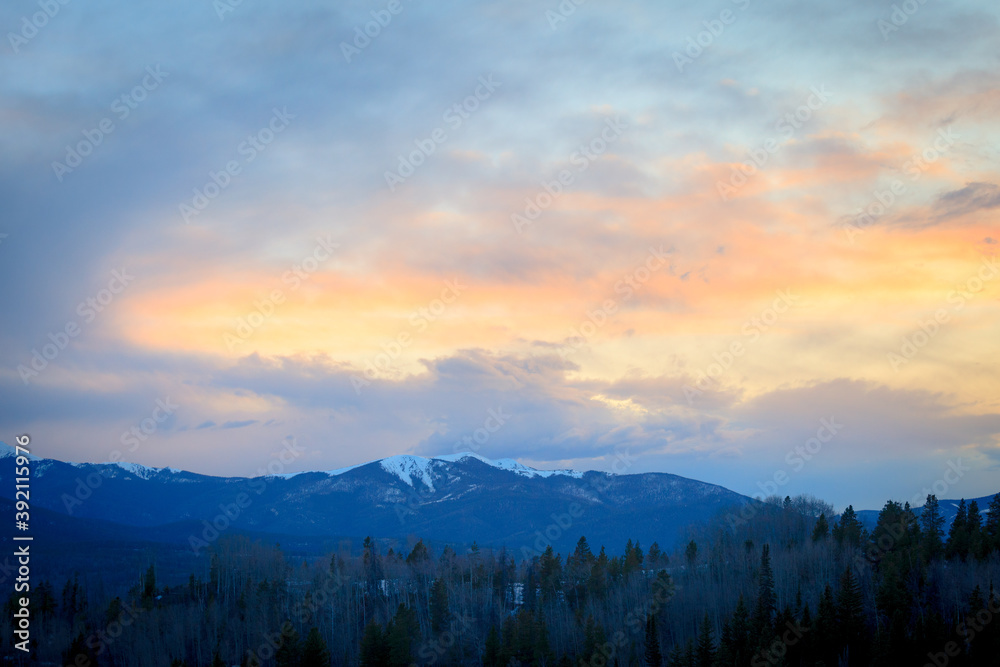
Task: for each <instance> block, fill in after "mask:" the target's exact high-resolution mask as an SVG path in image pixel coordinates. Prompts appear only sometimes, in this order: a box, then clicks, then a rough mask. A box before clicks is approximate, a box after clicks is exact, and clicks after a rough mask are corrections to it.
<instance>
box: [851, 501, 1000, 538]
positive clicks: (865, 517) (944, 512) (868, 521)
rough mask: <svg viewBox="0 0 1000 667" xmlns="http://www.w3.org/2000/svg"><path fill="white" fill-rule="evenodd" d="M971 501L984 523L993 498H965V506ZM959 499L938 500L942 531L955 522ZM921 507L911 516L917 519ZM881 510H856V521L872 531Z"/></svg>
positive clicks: (914, 509) (921, 509) (915, 509)
mask: <svg viewBox="0 0 1000 667" xmlns="http://www.w3.org/2000/svg"><path fill="white" fill-rule="evenodd" d="M973 500H975V501H976V504H977V505H979V514H980V516H982V518H983V522H984V523H985V522H986V510H987V508H989V506H990V501H992V500H993V496H983V497H982V498H965V504H966V505H968V504H969V503H970V502H972V501H973ZM959 502H960V500H959V499H956V498H943V499H939V500H938V508H939V509H940V510H941V516H942V517H944V529H945V530H948V528H949V527H950V526H951V523H952V521H954V520H955V516H956V515H957V514H958V503H959ZM923 509H924V508H923V506H921V507H914V508H913V514H914V515H915V516H916V517H917V518H918V519H919V518H920V514H921V512H922V511H923ZM879 512H881V510H858V512H857V514H858V520H860V521H861V523H862V524H864V526H865V528H867V529H868V530H871V529H873V528H874V527H875V526H876V524H877V523H878V515H879Z"/></svg>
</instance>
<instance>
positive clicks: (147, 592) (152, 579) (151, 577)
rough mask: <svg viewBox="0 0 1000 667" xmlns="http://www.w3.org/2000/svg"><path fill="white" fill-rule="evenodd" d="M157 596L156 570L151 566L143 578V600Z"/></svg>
mask: <svg viewBox="0 0 1000 667" xmlns="http://www.w3.org/2000/svg"><path fill="white" fill-rule="evenodd" d="M155 595H156V569H155V568H154V567H153V566H152V565H150V566H149V569H147V570H146V576H145V577H144V578H143V585H142V597H143V599H150V598H152V597H153V596H155Z"/></svg>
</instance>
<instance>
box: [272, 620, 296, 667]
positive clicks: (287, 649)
mask: <svg viewBox="0 0 1000 667" xmlns="http://www.w3.org/2000/svg"><path fill="white" fill-rule="evenodd" d="M286 624H287V625H288V627H289V628H290V632H286V633H283V637H282V640H281V645H280V646H278V650H277V651H275V652H274V664H275V665H276V666H277V667H299V663H300V662H301V660H302V642H301V641H300V640H299V633H298V632H296V631H295V628H294V627H291V623H290V622H288V621H286Z"/></svg>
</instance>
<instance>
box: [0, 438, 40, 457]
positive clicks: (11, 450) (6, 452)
mask: <svg viewBox="0 0 1000 667" xmlns="http://www.w3.org/2000/svg"><path fill="white" fill-rule="evenodd" d="M13 456H17V449H16V448H15V447H11V446H10V445H8V444H7V443H6V442H0V459H5V458H7V457H13ZM28 460H29V461H41V460H42V459H40V458H38V457H37V456H35V455H34V454H28Z"/></svg>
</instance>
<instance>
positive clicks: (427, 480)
mask: <svg viewBox="0 0 1000 667" xmlns="http://www.w3.org/2000/svg"><path fill="white" fill-rule="evenodd" d="M379 465H381V466H382V470H385V471H386V472H387V473H389V474H391V475H395V476H396V477H398V478H399V479H401V480H403V481H404V482H406V483H407V484H408V485H410V486H411V487H412V486H413V480H414V478H417V479H419V480H420V481H421V482H423V483H424V486H426V487H427V488H428V489H430V490H431V491H433V490H434V480H433V479H431V475H430V470H431V465H432V461H431V459H425V458H423V457H421V456H408V455H405V454H404V455H402V456H390V457H389V458H387V459H382V460H381V461H379Z"/></svg>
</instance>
